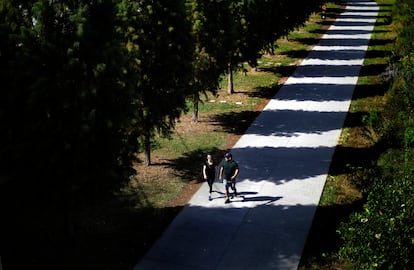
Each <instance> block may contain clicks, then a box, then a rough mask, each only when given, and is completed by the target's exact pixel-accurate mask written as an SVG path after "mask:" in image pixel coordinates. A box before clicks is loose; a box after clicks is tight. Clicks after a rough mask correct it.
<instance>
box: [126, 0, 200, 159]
mask: <svg viewBox="0 0 414 270" xmlns="http://www.w3.org/2000/svg"><path fill="white" fill-rule="evenodd" d="M118 16H119V19H120V20H121V21H122V24H121V27H120V28H119V29H118V31H119V32H120V33H124V36H123V42H124V44H125V46H126V48H127V49H128V57H129V66H128V68H127V70H126V72H127V73H128V75H129V82H128V85H129V86H130V87H132V88H133V89H134V92H135V94H134V95H135V97H134V105H135V110H136V113H135V115H134V118H135V119H134V122H135V129H136V130H137V131H138V134H139V135H140V139H141V140H142V143H143V145H144V150H145V156H146V160H145V162H146V164H147V165H150V164H151V155H150V154H151V140H152V138H153V136H154V135H155V134H156V133H157V132H158V133H160V134H162V135H164V136H168V135H169V134H170V132H171V129H172V128H173V127H174V125H175V121H176V119H177V118H178V117H179V116H180V114H181V113H182V112H183V111H185V110H186V109H187V106H186V98H187V97H188V96H189V94H190V93H191V92H190V81H191V78H192V65H191V63H192V59H193V58H192V57H193V51H194V50H193V47H192V46H193V42H192V39H191V29H190V23H189V22H188V20H187V19H188V17H187V16H186V9H185V2H184V0H181V1H178V2H177V1H174V2H171V1H170V2H169V1H161V0H157V1H153V0H143V1H140V2H131V1H127V0H123V1H121V3H120V4H119V12H118Z"/></svg>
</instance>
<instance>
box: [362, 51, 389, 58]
mask: <svg viewBox="0 0 414 270" xmlns="http://www.w3.org/2000/svg"><path fill="white" fill-rule="evenodd" d="M389 54H390V52H388V51H383V50H369V51H367V52H366V53H365V58H380V57H387V56H388V55H389Z"/></svg>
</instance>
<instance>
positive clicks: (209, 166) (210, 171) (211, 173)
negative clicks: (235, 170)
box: [203, 154, 217, 201]
mask: <svg viewBox="0 0 414 270" xmlns="http://www.w3.org/2000/svg"><path fill="white" fill-rule="evenodd" d="M216 168H217V166H216V163H215V162H214V160H213V157H212V156H211V155H210V154H208V155H207V160H206V161H205V163H204V165H203V177H204V180H206V181H207V184H208V187H209V193H208V200H209V201H211V192H213V183H214V180H215V179H216Z"/></svg>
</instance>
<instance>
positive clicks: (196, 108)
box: [191, 94, 200, 123]
mask: <svg viewBox="0 0 414 270" xmlns="http://www.w3.org/2000/svg"><path fill="white" fill-rule="evenodd" d="M199 99H200V98H199V96H198V94H194V100H193V103H194V110H193V117H192V118H191V122H192V123H197V122H198V101H199Z"/></svg>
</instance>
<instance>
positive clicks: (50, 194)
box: [0, 178, 182, 270]
mask: <svg viewBox="0 0 414 270" xmlns="http://www.w3.org/2000/svg"><path fill="white" fill-rule="evenodd" d="M30 180H31V181H32V182H34V183H36V184H37V185H39V186H40V183H41V181H42V180H41V179H34V178H30ZM21 183H22V182H21V181H16V183H12V182H10V183H8V184H5V185H2V186H1V188H0V213H1V224H0V256H1V262H2V267H3V269H7V270H21V269H44V270H56V269H61V270H73V269H78V270H90V269H108V270H109V269H119V270H127V269H132V267H133V266H134V265H135V264H136V260H137V258H140V257H142V256H143V255H144V254H145V253H146V252H147V251H148V249H149V247H150V246H151V245H152V244H153V243H154V242H155V241H156V240H157V239H158V238H159V235H160V232H162V231H164V230H165V229H166V228H167V226H168V225H169V224H170V223H171V222H172V220H173V219H174V217H175V216H176V215H177V214H178V213H179V212H180V211H181V209H182V207H166V208H145V209H142V210H140V211H137V210H136V209H134V208H133V207H131V205H129V204H128V203H127V202H123V201H119V200H117V199H115V198H113V197H109V198H105V199H102V200H100V201H99V202H94V204H93V203H92V202H89V203H88V204H86V203H83V204H82V205H81V206H80V207H73V206H72V207H73V208H72V209H71V215H70V218H71V224H72V230H73V234H74V235H73V236H72V237H71V238H68V236H67V235H66V228H65V226H64V224H65V223H64V219H65V216H64V215H63V211H64V208H63V206H62V205H61V201H60V200H59V197H60V196H61V194H60V193H59V192H58V191H59V190H58V189H47V188H44V190H42V188H36V187H29V186H25V185H21ZM56 193H58V194H56Z"/></svg>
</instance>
